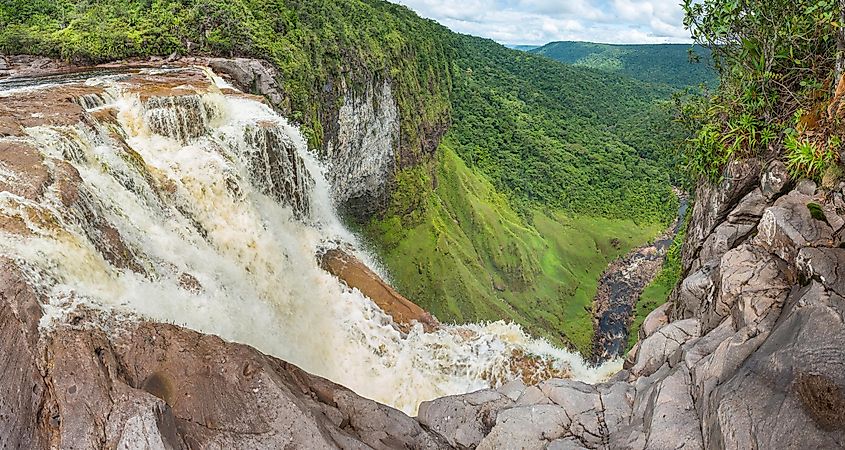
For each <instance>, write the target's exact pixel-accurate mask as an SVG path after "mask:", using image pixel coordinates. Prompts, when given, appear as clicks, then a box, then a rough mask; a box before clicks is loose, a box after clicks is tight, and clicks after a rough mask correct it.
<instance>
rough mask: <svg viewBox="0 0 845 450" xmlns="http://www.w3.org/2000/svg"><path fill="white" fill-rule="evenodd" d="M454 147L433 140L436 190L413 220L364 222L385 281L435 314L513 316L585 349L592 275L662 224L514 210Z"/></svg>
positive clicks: (537, 209)
mask: <svg viewBox="0 0 845 450" xmlns="http://www.w3.org/2000/svg"><path fill="white" fill-rule="evenodd" d="M455 147H456V144H455V143H454V142H453V138H452V137H447V139H446V141H445V142H444V144H443V145H441V147H440V150H439V154H438V158H437V168H436V175H437V180H438V184H437V188H436V189H434V190H433V191H432V192H430V193H429V194H428V195H426V196H425V198H424V201H425V202H426V208H425V209H424V210H423V211H424V212H423V213H422V215H421V216H420V217H419V218H418V220H417V222H416V224H415V225H411V226H407V225H403V223H402V220H401V218H400V217H399V216H388V217H387V218H385V219H382V220H378V221H374V222H373V223H372V224H370V226H369V228H368V233H367V234H368V235H369V236H371V237H372V238H373V239H374V242H375V243H376V244H377V245H376V247H377V248H378V249H380V253H381V255H382V258H383V259H384V261H385V263H386V265H387V267H389V268H390V270H391V275H392V278H393V280H392V281H393V284H394V285H395V286H396V287H397V289H398V290H399V291H400V292H402V293H403V294H405V295H406V296H408V297H409V298H412V299H414V300H415V301H416V302H417V303H419V304H420V305H421V306H422V307H423V308H425V309H426V310H428V311H430V312H432V313H433V314H434V315H435V316H437V317H438V318H440V319H441V320H446V321H456V322H470V321H481V320H497V319H506V320H513V321H514V322H517V323H520V324H522V325H523V326H524V327H525V328H526V329H527V330H528V331H530V332H531V333H532V334H534V335H537V336H543V337H546V338H548V339H549V340H550V341H552V342H556V343H559V344H561V343H572V344H573V345H575V346H576V348H578V349H579V350H581V351H583V352H585V353H587V352H589V348H590V342H591V339H592V331H593V330H592V316H591V306H590V305H591V302H592V299H593V296H594V295H595V293H596V288H597V280H598V278H599V276H600V275H601V273H602V271H603V270H604V269H605V268H606V267H607V264H608V263H610V261H612V260H613V259H615V258H617V257H619V256H621V255H623V254H625V253H626V252H627V251H628V250H630V249H631V248H633V247H636V246H637V245H640V244H642V243H643V242H646V241H647V240H648V239H650V238H652V237H654V236H655V235H657V234H658V233H659V232H660V231H661V228H662V226H661V225H660V224H659V223H656V222H652V223H649V224H643V223H637V222H634V221H633V220H631V219H627V220H626V219H609V218H601V217H589V216H584V215H572V214H567V213H564V212H562V211H560V210H554V209H548V208H540V207H537V206H532V207H528V208H527V209H526V210H525V211H523V212H522V213H517V211H515V210H514V208H513V207H512V206H511V203H510V201H509V200H508V197H507V196H506V195H504V194H502V193H501V192H500V191H498V190H497V189H496V188H495V186H494V185H493V183H491V182H490V181H489V180H488V178H487V177H485V176H484V175H483V174H482V173H481V172H480V171H479V169H477V168H472V167H469V166H468V165H467V164H466V163H465V162H464V161H463V160H462V159H461V158H460V157H459V156H458V155H457V153H456V151H455Z"/></svg>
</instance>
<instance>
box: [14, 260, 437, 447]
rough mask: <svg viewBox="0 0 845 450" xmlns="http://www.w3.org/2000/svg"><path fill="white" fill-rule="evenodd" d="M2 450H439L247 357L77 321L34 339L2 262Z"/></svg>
mask: <svg viewBox="0 0 845 450" xmlns="http://www.w3.org/2000/svg"><path fill="white" fill-rule="evenodd" d="M0 264H2V269H3V271H2V280H0V281H2V287H3V291H2V292H0V294H2V295H0V300H2V302H0V323H2V325H3V326H2V328H0V333H2V334H3V339H2V341H0V342H2V344H1V345H2V346H3V347H4V348H3V350H4V351H3V353H2V356H0V361H2V362H3V364H2V365H0V367H2V368H3V371H4V378H3V379H4V387H3V389H2V390H0V407H2V409H0V410H2V414H0V436H2V438H3V444H4V446H5V447H6V448H28V449H34V448H50V447H51V445H52V446H55V447H58V448H91V449H99V448H136V446H138V445H141V446H142V447H144V446H145V445H146V446H149V447H144V448H171V449H179V448H385V449H386V448H430V449H435V448H448V444H447V443H446V441H445V440H444V439H443V438H442V437H441V436H439V435H438V434H436V433H433V432H431V431H427V430H425V429H424V428H423V427H422V426H420V424H419V423H418V422H416V421H415V420H413V419H411V418H409V417H407V416H405V415H404V414H402V413H401V412H399V411H397V410H394V409H392V408H389V407H386V406H383V405H379V404H377V403H375V402H373V401H370V400H365V399H363V398H361V397H358V396H357V395H355V394H354V393H352V392H351V391H349V390H347V389H345V388H343V387H341V386H338V385H336V384H334V383H331V382H329V381H327V380H324V379H322V378H318V377H314V376H312V375H309V374H307V373H305V372H303V371H302V370H300V369H299V368H297V367H295V366H293V365H290V364H287V363H285V362H283V361H279V360H277V359H275V358H271V357H269V356H266V355H263V354H261V353H259V352H258V351H256V350H255V349H252V348H250V347H247V346H244V345H238V344H231V343H227V342H224V341H223V340H221V339H219V338H217V337H214V336H206V335H202V334H200V333H196V332H193V331H189V330H186V329H183V328H179V327H176V326H172V325H165V324H155V323H144V322H141V323H136V324H134V325H131V326H128V327H123V328H122V329H121V332H120V333H118V334H112V333H108V332H106V331H104V330H106V329H113V328H112V327H113V326H114V324H113V323H108V321H109V320H111V319H110V318H108V317H106V318H103V316H102V315H101V314H98V313H95V312H93V311H80V312H78V313H77V316H76V318H75V320H73V321H72V324H66V325H62V326H59V327H57V328H55V329H54V330H52V331H50V332H49V333H41V334H40V335H39V333H38V331H37V330H38V328H37V327H38V321H39V320H40V319H41V312H40V305H39V302H40V301H42V299H40V298H39V296H38V294H36V293H35V292H34V291H33V290H32V288H31V287H30V286H29V284H28V283H27V282H26V281H25V278H24V276H23V275H22V272H21V271H20V270H19V269H18V268H17V267H16V265H15V264H14V263H12V262H10V261H2V262H0Z"/></svg>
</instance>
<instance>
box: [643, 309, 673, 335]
mask: <svg viewBox="0 0 845 450" xmlns="http://www.w3.org/2000/svg"><path fill="white" fill-rule="evenodd" d="M671 307H672V304H671V303H664V304H662V305H660V306H658V307H657V308H655V309H654V311H652V312H650V313H649V314H648V316H646V318H645V320H644V321H643V324H642V325H640V332H639V337H640V340H644V339H646V338H648V337H649V336H651V335H652V334H654V333H655V332H657V330H659V329H661V328H663V327H664V326H666V324H668V323H669V309H670V308H671Z"/></svg>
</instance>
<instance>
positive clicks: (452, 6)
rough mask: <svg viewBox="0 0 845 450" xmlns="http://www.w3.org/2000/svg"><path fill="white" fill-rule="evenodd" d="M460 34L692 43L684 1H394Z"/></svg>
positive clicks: (508, 39) (511, 40)
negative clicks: (681, 3)
mask: <svg viewBox="0 0 845 450" xmlns="http://www.w3.org/2000/svg"><path fill="white" fill-rule="evenodd" d="M393 1H396V2H397V3H400V4H403V5H405V6H408V7H409V8H411V9H413V10H414V11H416V12H417V13H418V14H420V15H421V16H424V17H428V18H431V19H434V20H437V21H438V22H440V23H442V24H443V25H445V26H447V27H449V28H451V29H452V30H454V31H457V32H460V33H467V34H473V35H476V36H483V37H487V38H491V39H493V40H496V41H498V42H501V43H507V44H545V43H547V42H551V41H563V40H578V41H593V42H606V43H664V42H689V41H690V39H689V33H688V32H687V31H686V30H684V26H683V11H682V10H681V7H680V0H592V1H591V0H564V1H561V0H461V1H454V0H393Z"/></svg>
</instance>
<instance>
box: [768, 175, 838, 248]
mask: <svg viewBox="0 0 845 450" xmlns="http://www.w3.org/2000/svg"><path fill="white" fill-rule="evenodd" d="M812 201H813V199H812V198H810V197H807V196H806V195H804V194H801V193H799V192H797V191H793V192H790V193H789V194H788V195H786V196H783V197H781V198H779V199H778V200H777V201H776V202H775V205H774V206H772V207H771V208H768V209H766V211H765V212H764V213H763V218H762V219H760V225H759V226H758V228H757V229H758V233H757V236H756V237H755V238H754V242H755V243H756V244H757V245H760V246H762V247H763V248H765V249H766V250H768V251H770V252H772V253H774V254H776V255H777V256H779V257H780V258H781V259H783V260H784V261H787V262H792V261H794V260H795V257H796V256H797V255H798V250H799V249H800V248H802V247H810V246H812V247H825V246H832V244H833V242H834V240H833V230H832V229H831V227H830V225H828V224H827V222H826V221H823V220H818V219H815V218H813V217H812V215H811V214H810V209H809V208H808V207H807V205H808V204H809V203H811V202H812Z"/></svg>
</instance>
